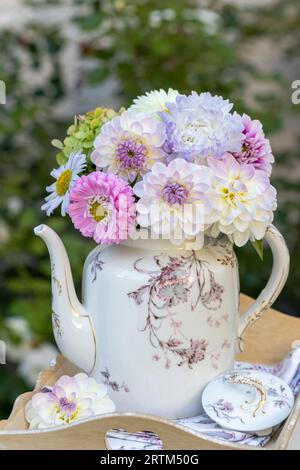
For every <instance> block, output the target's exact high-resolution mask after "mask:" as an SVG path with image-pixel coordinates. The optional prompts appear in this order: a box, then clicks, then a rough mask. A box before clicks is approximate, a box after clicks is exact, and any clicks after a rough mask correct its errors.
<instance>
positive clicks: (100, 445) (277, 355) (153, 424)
mask: <svg viewBox="0 0 300 470" xmlns="http://www.w3.org/2000/svg"><path fill="white" fill-rule="evenodd" d="M251 301H252V299H250V298H249V297H246V296H244V295H242V296H241V309H242V311H243V310H245V309H246V308H247V306H248V305H249V304H250V303H251ZM299 340H300V319H297V318H293V317H289V316H287V315H284V314H282V313H279V312H276V311H275V310H271V309H270V310H269V311H268V312H266V313H265V315H264V316H263V318H262V319H261V320H260V321H259V322H258V323H256V324H255V325H254V326H253V327H252V328H251V329H250V330H249V332H248V333H247V336H246V339H245V350H244V351H243V353H241V354H239V355H238V356H237V359H238V360H242V361H249V362H262V363H266V364H272V363H274V362H278V361H280V360H281V359H282V358H283V357H284V356H286V355H287V354H288V352H289V351H290V349H291V347H292V345H293V343H294V342H295V341H298V342H299ZM77 372H78V369H77V368H76V367H75V366H74V365H73V364H71V363H70V362H69V361H67V360H66V359H64V358H63V357H62V356H58V358H57V360H56V364H55V365H54V366H52V367H49V368H48V369H46V370H44V371H43V372H42V373H41V374H40V376H39V379H38V381H37V384H36V387H35V389H34V391H32V392H27V393H24V394H23V395H20V397H18V398H17V400H16V402H15V404H14V407H13V410H12V412H11V414H10V416H9V418H8V419H7V420H4V421H0V449H28V450H29V449H79V450H91V449H96V450H99V449H109V445H108V442H107V440H106V433H107V431H109V430H111V429H117V428H121V429H125V430H126V431H128V432H137V431H145V430H147V431H152V432H154V433H156V434H157V435H158V436H159V437H160V438H161V440H162V442H163V448H164V449H169V450H188V449H197V450H208V449H211V450H226V449H227V450H232V449H251V450H257V448H256V447H252V446H247V445H241V444H234V443H224V442H223V441H220V440H218V439H215V438H210V437H207V436H205V435H200V434H198V433H195V432H193V431H191V430H190V429H187V428H185V427H184V426H182V425H179V424H175V423H173V422H171V421H169V420H166V419H162V418H159V417H157V416H151V415H143V414H132V413H113V414H107V415H103V416H100V417H98V418H92V419H87V420H83V421H81V422H80V423H76V424H71V425H68V426H64V427H56V428H51V429H49V430H45V431H29V430H28V426H27V423H26V421H25V417H24V407H25V404H26V403H27V401H28V400H30V398H31V397H32V395H33V394H34V393H36V392H37V391H39V390H40V389H41V388H42V387H43V386H44V385H53V384H54V383H55V382H56V381H57V380H58V378H59V377H60V376H61V375H64V374H67V375H74V374H76V373H77ZM264 449H265V450H274V449H280V450H283V449H299V450H300V395H299V396H298V398H297V399H296V401H295V405H294V408H293V410H292V412H291V414H290V416H289V418H288V419H287V421H286V422H285V424H284V426H283V427H282V428H281V431H280V432H279V433H278V435H277V436H275V437H274V438H273V440H272V441H271V442H270V443H269V444H268V445H267V446H265V447H264Z"/></svg>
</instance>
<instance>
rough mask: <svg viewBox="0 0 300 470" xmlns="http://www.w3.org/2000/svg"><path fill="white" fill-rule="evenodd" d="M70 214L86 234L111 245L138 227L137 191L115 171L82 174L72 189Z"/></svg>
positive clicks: (76, 226)
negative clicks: (136, 218) (136, 216)
mask: <svg viewBox="0 0 300 470" xmlns="http://www.w3.org/2000/svg"><path fill="white" fill-rule="evenodd" d="M69 215H70V217H71V219H72V222H73V224H74V226H75V228H77V229H78V230H79V231H80V233H81V234H82V235H83V236H85V237H92V238H94V240H95V241H96V242H97V243H103V244H107V245H109V244H111V243H119V242H120V241H122V240H126V239H127V238H128V235H129V233H130V231H131V230H132V228H133V227H134V223H135V203H134V196H133V190H132V188H131V187H130V186H129V185H128V184H127V183H126V182H125V181H124V180H123V179H122V178H120V177H119V176H117V175H114V174H109V173H102V172H100V171H95V172H93V173H90V174H89V175H87V176H81V178H79V179H78V180H77V181H76V183H75V184H74V186H73V188H72V190H71V194H70V205H69Z"/></svg>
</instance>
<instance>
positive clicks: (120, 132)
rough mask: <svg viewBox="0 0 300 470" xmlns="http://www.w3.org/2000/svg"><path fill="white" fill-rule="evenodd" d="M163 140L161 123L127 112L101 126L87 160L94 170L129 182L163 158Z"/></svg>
mask: <svg viewBox="0 0 300 470" xmlns="http://www.w3.org/2000/svg"><path fill="white" fill-rule="evenodd" d="M165 137H166V136H165V126H164V124H163V123H162V122H161V121H159V120H157V119H155V118H154V117H152V116H149V115H147V114H143V113H135V112H134V111H131V110H128V111H125V112H124V113H122V114H121V116H117V117H115V118H113V119H112V120H111V121H109V122H107V123H106V124H104V126H103V127H102V128H101V131H100V134H99V135H98V136H97V137H96V139H95V142H94V147H95V150H94V151H93V152H92V155H91V159H92V161H93V162H94V163H95V165H96V166H97V167H98V168H101V169H104V171H107V172H109V173H117V174H118V175H120V176H121V177H123V178H125V179H126V180H127V181H130V182H132V181H134V180H136V179H137V178H138V177H141V176H143V175H144V174H145V173H146V172H147V171H148V170H149V169H150V168H151V167H152V165H153V164H154V163H155V162H156V161H159V160H162V159H163V158H164V156H165V153H164V151H163V150H162V145H163V143H164V142H165Z"/></svg>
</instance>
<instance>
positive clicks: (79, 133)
mask: <svg viewBox="0 0 300 470" xmlns="http://www.w3.org/2000/svg"><path fill="white" fill-rule="evenodd" d="M121 111H122V110H120V112H121ZM120 112H119V113H117V112H115V111H114V110H113V109H109V108H96V109H94V110H92V111H88V112H87V113H86V114H84V115H78V116H75V118H74V123H73V124H72V125H71V126H70V127H69V128H68V130H67V137H66V138H65V139H64V141H63V142H61V141H60V140H58V139H54V140H52V145H53V146H54V147H56V148H58V149H59V150H60V151H59V152H58V153H57V155H56V160H57V163H58V164H59V165H63V164H64V163H66V161H67V160H68V158H69V156H70V154H71V153H72V152H76V151H78V150H80V149H82V151H83V152H84V153H85V155H86V156H87V159H88V162H90V155H91V152H92V150H93V144H94V140H95V137H96V136H97V134H98V133H99V131H100V129H101V127H102V126H103V124H105V122H107V121H109V120H110V119H112V118H113V117H115V116H117V115H118V114H120Z"/></svg>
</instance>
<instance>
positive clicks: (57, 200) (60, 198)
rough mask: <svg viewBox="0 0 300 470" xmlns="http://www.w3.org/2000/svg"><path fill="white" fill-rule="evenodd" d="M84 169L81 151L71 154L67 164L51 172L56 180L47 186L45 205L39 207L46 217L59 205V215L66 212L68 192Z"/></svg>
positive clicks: (84, 159) (84, 158)
mask: <svg viewBox="0 0 300 470" xmlns="http://www.w3.org/2000/svg"><path fill="white" fill-rule="evenodd" d="M85 168H86V156H85V155H84V154H83V153H82V151H81V150H79V151H77V152H73V153H71V155H70V157H69V159H68V161H67V163H65V164H64V165H61V166H60V167H59V168H56V169H54V170H52V171H51V173H50V175H51V176H53V178H55V179H56V181H55V182H54V183H52V184H51V185H50V186H47V188H46V191H47V192H48V193H50V194H49V195H48V196H47V197H46V198H45V201H46V202H45V204H43V206H42V207H41V209H42V210H44V211H46V213H47V215H51V214H52V212H53V211H54V209H56V208H57V207H58V206H59V205H60V204H61V215H62V216H65V215H66V213H67V212H68V205H69V200H70V190H71V188H72V186H73V184H74V183H75V181H76V180H77V178H79V174H80V173H82V172H83V171H84V170H85Z"/></svg>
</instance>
